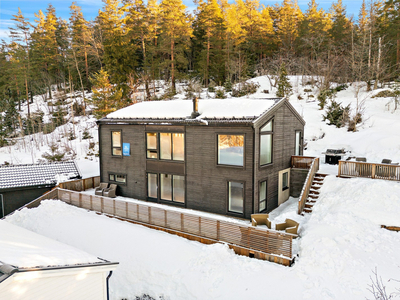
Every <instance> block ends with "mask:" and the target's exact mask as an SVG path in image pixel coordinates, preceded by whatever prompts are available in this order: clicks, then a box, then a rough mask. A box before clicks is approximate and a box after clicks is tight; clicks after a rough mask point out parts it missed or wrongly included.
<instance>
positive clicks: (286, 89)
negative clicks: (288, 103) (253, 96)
mask: <svg viewBox="0 0 400 300" xmlns="http://www.w3.org/2000/svg"><path fill="white" fill-rule="evenodd" d="M291 94H292V85H291V84H290V81H289V77H288V75H287V71H286V66H285V63H283V64H282V65H281V68H280V70H279V78H278V90H277V92H276V96H277V97H289V96H290V95H291Z"/></svg>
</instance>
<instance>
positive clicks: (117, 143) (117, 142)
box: [111, 131, 122, 156]
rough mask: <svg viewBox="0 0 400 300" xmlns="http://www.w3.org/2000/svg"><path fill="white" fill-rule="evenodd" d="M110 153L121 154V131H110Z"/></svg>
mask: <svg viewBox="0 0 400 300" xmlns="http://www.w3.org/2000/svg"><path fill="white" fill-rule="evenodd" d="M111 144H112V155H114V156H122V140H121V131H111Z"/></svg>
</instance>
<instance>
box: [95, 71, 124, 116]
mask: <svg viewBox="0 0 400 300" xmlns="http://www.w3.org/2000/svg"><path fill="white" fill-rule="evenodd" d="M91 81H92V85H93V88H92V91H93V96H92V99H91V102H92V104H93V105H94V106H95V109H94V110H93V114H94V116H95V117H96V118H97V119H101V118H103V117H105V116H106V115H107V114H109V113H111V112H113V111H116V110H118V109H120V108H123V107H125V106H127V105H128V104H130V103H129V102H128V101H126V100H124V97H123V91H122V89H121V88H120V87H118V86H115V85H113V84H111V83H110V80H109V75H108V73H107V71H105V70H103V69H101V70H100V71H99V72H98V73H95V74H94V75H93V77H92V78H91Z"/></svg>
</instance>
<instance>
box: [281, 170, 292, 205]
mask: <svg viewBox="0 0 400 300" xmlns="http://www.w3.org/2000/svg"><path fill="white" fill-rule="evenodd" d="M289 196H290V168H288V169H285V170H282V171H279V181H278V205H281V204H282V203H283V202H285V201H286V200H287V199H289Z"/></svg>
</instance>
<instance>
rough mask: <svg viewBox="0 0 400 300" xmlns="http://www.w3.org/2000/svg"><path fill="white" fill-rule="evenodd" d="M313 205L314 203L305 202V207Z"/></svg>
mask: <svg viewBox="0 0 400 300" xmlns="http://www.w3.org/2000/svg"><path fill="white" fill-rule="evenodd" d="M313 206H314V203H310V202H306V204H305V206H304V207H305V208H312V207H313Z"/></svg>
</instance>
